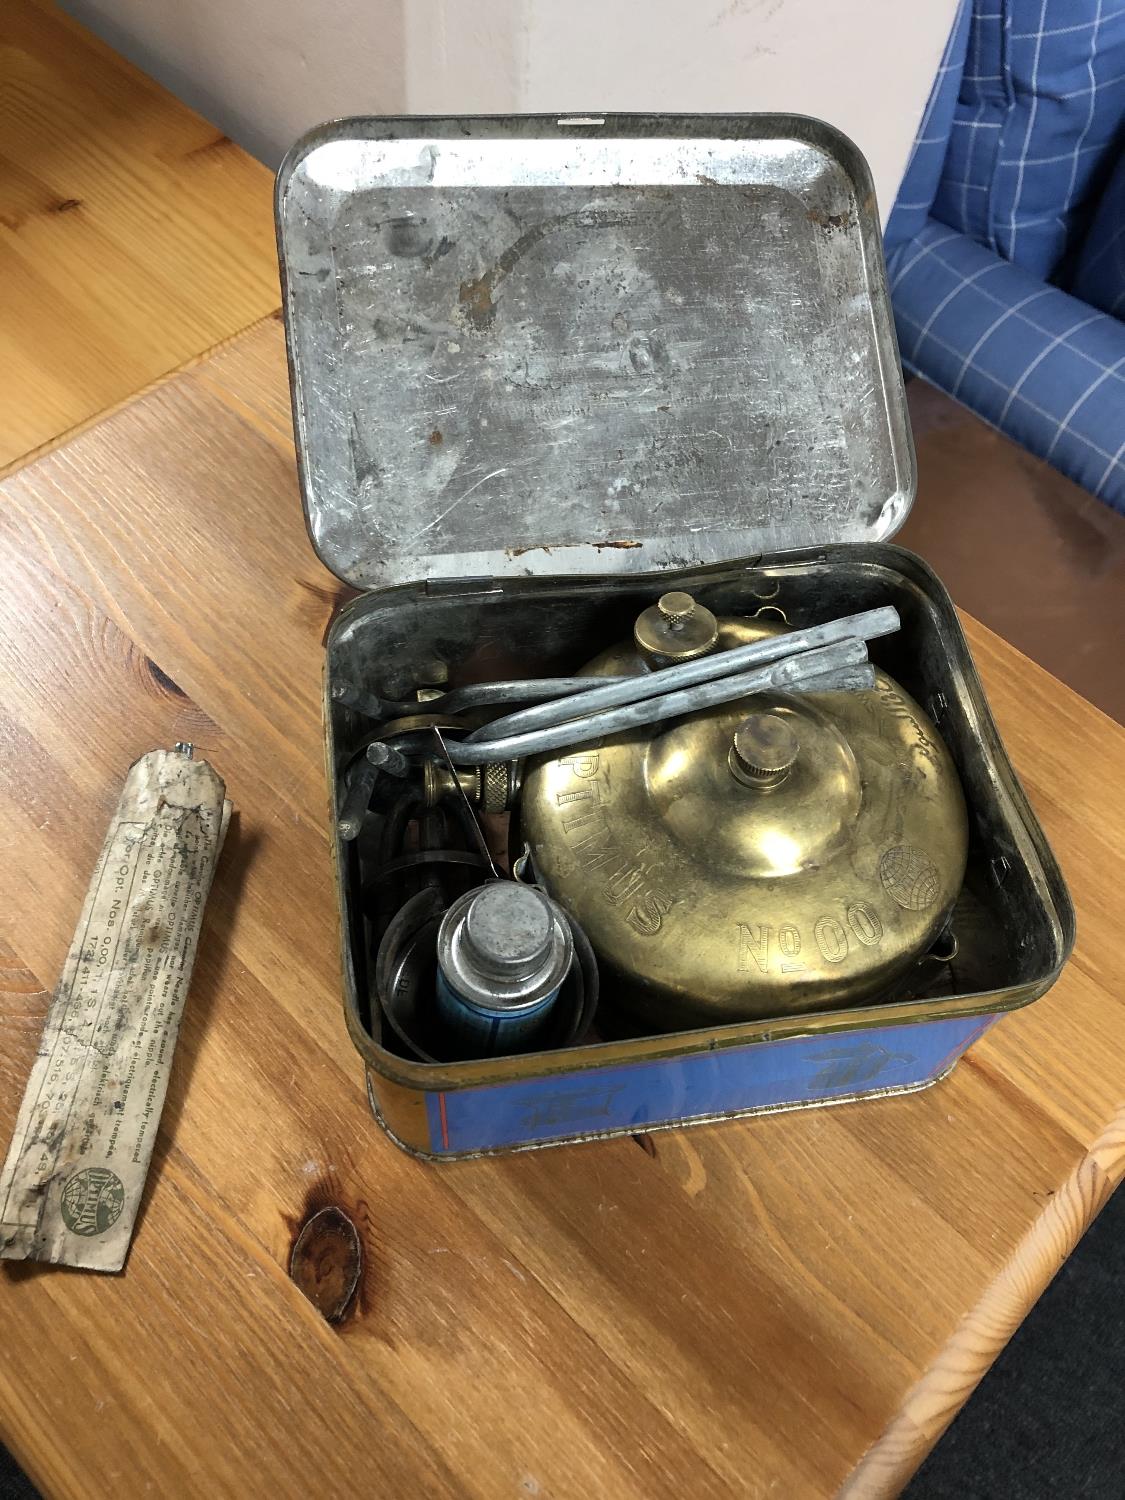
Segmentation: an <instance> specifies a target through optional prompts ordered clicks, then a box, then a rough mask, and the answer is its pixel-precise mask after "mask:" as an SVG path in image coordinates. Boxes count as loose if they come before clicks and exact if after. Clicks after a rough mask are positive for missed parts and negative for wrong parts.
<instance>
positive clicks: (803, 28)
mask: <svg viewBox="0 0 1125 1500" xmlns="http://www.w3.org/2000/svg"><path fill="white" fill-rule="evenodd" d="M63 4H64V7H65V8H66V9H67V10H69V11H70V12H71V13H72V14H74V15H76V16H78V17H79V18H80V19H81V20H83V21H85V22H86V24H87V25H89V26H90V27H91V28H92V29H93V30H95V31H97V32H99V33H100V34H101V35H102V36H103V37H105V38H106V40H107V41H109V42H110V43H111V44H112V45H113V46H115V47H117V48H118V49H119V50H120V51H122V52H124V53H125V54H126V55H127V56H128V57H131V58H132V59H133V60H134V61H135V62H137V63H139V64H140V66H141V67H143V68H144V69H145V70H146V71H147V72H149V73H151V74H153V75H154V76H155V77H156V78H159V79H160V80H161V81H162V82H163V83H165V84H166V85H167V86H168V87H169V88H171V89H172V90H173V91H174V92H175V93H177V94H179V95H180V96H181V97H182V98H184V99H186V100H187V101H188V103H189V104H191V105H193V106H194V107H195V108H196V109H198V110H199V111H200V112H201V113H202V114H204V115H206V116H208V117H209V118H210V119H212V120H214V121H215V123H216V124H217V125H218V126H219V127H220V128H221V129H222V130H224V131H225V132H226V133H227V134H228V135H230V136H232V137H233V138H234V139H235V140H236V141H238V142H239V143H240V144H241V145H243V146H245V147H246V148H247V149H248V150H249V151H252V152H253V153H254V154H255V155H257V156H260V157H262V158H263V159H264V160H265V161H267V162H269V163H270V164H271V165H276V164H277V162H278V161H279V160H280V159H281V156H282V155H283V154H284V152H285V150H286V149H287V148H288V146H289V145H290V144H291V143H292V141H293V140H295V139H296V137H297V136H298V135H300V134H301V133H302V131H304V130H306V129H307V128H308V127H309V126H311V125H315V124H317V123H318V122H319V121H321V120H325V119H329V118H331V117H332V116H333V115H344V114H396V113H403V114H407V113H410V114H425V113H441V114H461V113H479V112H483V111H499V112H509V111H510V112H523V111H534V110H548V111H554V110H559V111H576V110H590V111H595V110H597V111H601V110H616V109H623V110H628V109H636V110H655V111H660V110H701V111H706V110H717V111H722V110H729V111H741V110H756V109H779V110H795V111H797V112H799V113H804V114H812V115H820V116H822V117H823V118H825V119H827V120H829V121H831V122H832V123H833V124H834V125H837V126H839V127H840V128H841V129H843V130H844V131H845V132H847V134H849V135H850V136H852V138H853V139H854V140H855V141H856V142H857V143H858V144H859V146H860V147H861V148H862V150H863V151H864V152H865V153H866V155H867V157H868V160H869V161H870V162H871V166H872V170H873V172H874V174H875V183H876V187H877V189H878V194H879V202H880V206H881V208H882V211H883V214H884V217H885V216H886V213H887V211H888V210H889V208H890V205H891V202H892V200H893V198H894V194H895V191H896V189H897V187H898V183H899V180H900V178H901V176H902V172H903V169H904V168H905V165H906V159H907V156H908V153H909V150H910V143H911V141H912V139H913V136H914V131H915V128H916V126H917V123H918V120H919V118H920V116H921V112H922V108H923V106H924V104H925V102H926V98H927V96H928V94H929V90H930V84H931V82H932V80H933V77H934V73H935V71H936V69H937V64H938V59H939V57H940V55H941V50H942V47H943V45H944V43H945V38H946V35H947V33H948V31H949V27H950V25H951V23H952V19H953V12H954V9H955V7H956V0H848V3H844V0H63Z"/></svg>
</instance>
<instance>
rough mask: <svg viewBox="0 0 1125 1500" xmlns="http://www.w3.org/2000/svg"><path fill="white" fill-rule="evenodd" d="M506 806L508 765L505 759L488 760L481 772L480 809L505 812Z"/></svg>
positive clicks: (488, 811)
mask: <svg viewBox="0 0 1125 1500" xmlns="http://www.w3.org/2000/svg"><path fill="white" fill-rule="evenodd" d="M507 807H508V765H507V762H506V761H490V762H489V764H488V765H486V766H485V767H484V768H483V770H482V774H481V788H480V810H481V812H486V813H499V812H505V811H506V810H507Z"/></svg>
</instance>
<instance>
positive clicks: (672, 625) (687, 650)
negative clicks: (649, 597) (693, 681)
mask: <svg viewBox="0 0 1125 1500" xmlns="http://www.w3.org/2000/svg"><path fill="white" fill-rule="evenodd" d="M633 639H634V641H635V642H636V644H637V649H638V650H639V651H643V652H644V653H645V655H646V656H649V657H653V658H655V659H656V660H657V661H659V662H661V663H670V662H677V661H693V660H694V659H695V657H697V656H706V654H707V652H708V651H711V650H713V649H714V647H715V645H716V643H717V642H718V639H719V622H718V620H716V618H715V616H714V615H713V614H712V613H711V611H710V610H709V609H708V608H707V607H706V605H703V604H700V603H699V602H698V601H697V600H696V599H693V598H692V596H691V595H690V594H685V593H683V592H682V591H680V590H678V589H677V590H673V591H672V592H670V593H667V594H662V595H661V596H660V598H659V599H658V600H657V602H656V603H655V604H650V605H649V607H648V609H646V610H642V612H641V613H640V615H638V617H637V623H636V625H635V626H634V627H633Z"/></svg>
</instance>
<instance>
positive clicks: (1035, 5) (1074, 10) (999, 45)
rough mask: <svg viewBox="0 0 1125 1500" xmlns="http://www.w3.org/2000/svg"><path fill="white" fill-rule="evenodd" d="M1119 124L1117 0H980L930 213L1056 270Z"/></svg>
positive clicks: (1122, 79)
mask: <svg viewBox="0 0 1125 1500" xmlns="http://www.w3.org/2000/svg"><path fill="white" fill-rule="evenodd" d="M1123 120H1125V0H977V3H976V4H975V5H974V6H973V7H972V19H971V24H970V28H969V36H968V46H967V55H966V59H965V68H964V72H963V74H962V76H961V84H960V93H959V98H958V103H957V107H956V110H955V112H954V118H953V122H952V126H951V129H950V133H949V144H948V150H947V153H946V157H945V162H944V166H943V170H942V174H941V182H940V185H939V187H938V190H937V192H936V194H935V196H934V200H933V207H932V209H931V213H932V215H933V217H934V218H935V219H939V220H940V221H941V222H942V223H943V224H948V225H949V226H950V227H951V228H953V229H959V230H960V231H961V232H962V234H967V235H969V236H971V238H972V239H974V240H976V241H977V243H978V244H981V245H987V246H988V247H989V249H991V250H995V251H996V252H997V254H998V255H1002V256H1003V257H1004V259H1005V260H1010V261H1014V262H1015V264H1016V265H1019V266H1024V267H1026V269H1027V270H1029V271H1037V272H1038V273H1039V274H1040V275H1041V276H1051V275H1053V274H1054V273H1055V271H1056V269H1057V268H1058V266H1059V263H1060V261H1061V259H1062V257H1063V255H1064V253H1065V252H1066V250H1067V249H1068V248H1069V247H1070V246H1071V245H1073V243H1074V241H1075V238H1076V237H1077V238H1081V235H1082V233H1083V232H1084V230H1085V228H1086V227H1087V224H1088V222H1089V219H1090V216H1091V209H1092V204H1093V202H1094V201H1096V198H1097V194H1098V191H1099V189H1100V188H1101V186H1102V183H1103V181H1104V177H1105V159H1106V153H1107V150H1109V149H1110V148H1111V147H1112V144H1113V142H1114V139H1115V137H1116V136H1117V135H1118V133H1119V131H1120V129H1121V125H1122V122H1123Z"/></svg>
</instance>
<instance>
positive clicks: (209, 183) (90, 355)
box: [0, 0, 279, 470]
mask: <svg viewBox="0 0 1125 1500" xmlns="http://www.w3.org/2000/svg"><path fill="white" fill-rule="evenodd" d="M278 300H279V292H278V281H277V257H276V252H275V250H274V239H273V209H272V191H271V177H270V173H269V171H268V169H267V168H266V167H264V166H263V165H262V163H261V162H256V161H253V160H252V159H251V158H250V157H249V156H247V155H246V154H245V152H243V151H240V150H239V149H238V148H237V147H236V146H235V145H234V144H233V142H231V141H229V140H228V139H227V138H226V136H224V135H223V134H222V132H221V131H219V130H216V129H215V127H214V126H213V125H211V124H209V123H208V122H207V121H206V120H204V119H201V118H200V116H199V115H197V114H195V113H194V112H193V111H192V110H190V109H188V108H187V107H186V105H184V104H182V103H181V102H180V101H179V100H178V99H176V98H175V97H174V96H173V95H172V94H170V93H168V91H167V90H166V89H163V88H161V87H160V85H159V84H158V83H155V82H154V81H153V80H152V79H151V78H146V77H145V75H144V74H143V73H141V72H140V71H139V70H138V69H137V68H134V67H132V66H131V65H130V64H129V63H127V62H126V61H125V60H124V58H122V57H119V56H118V55H117V54H116V53H115V52H113V51H111V50H110V48H108V47H106V46H105V45H104V44H103V43H102V42H100V41H98V40H97V38H96V37H93V36H91V35H90V33H89V32H88V31H86V30H85V29H84V28H83V27H81V26H79V25H78V24H77V22H75V21H73V20H71V18H70V17H69V16H65V15H63V14H62V12H61V11H59V10H58V9H57V8H56V6H54V5H53V4H51V3H50V0H2V3H0V470H2V469H3V468H4V466H5V465H7V464H11V463H13V462H14V461H16V460H18V459H20V458H22V456H23V455H24V454H26V453H28V452H29V451H30V450H31V449H33V448H37V447H39V446H41V445H43V444H45V443H49V442H52V441H54V440H55V439H56V438H57V437H58V436H59V435H60V434H61V433H64V432H67V431H69V430H70V429H72V428H74V427H77V426H80V425H82V424H83V423H85V422H88V421H90V420H91V419H92V418H94V417H96V416H98V415H99V414H100V413H101V412H103V411H105V410H106V409H107V408H108V407H111V406H114V405H116V404H117V403H118V402H121V401H124V400H126V399H128V398H129V397H131V396H133V395H135V394H136V392H137V391H138V390H139V389H140V388H141V387H142V386H145V385H148V384H149V383H150V382H151V381H153V380H156V379H158V378H159V377H160V376H162V375H167V374H168V373H169V372H171V371H174V370H176V369H178V368H179V367H180V366H181V365H183V364H184V363H185V362H186V361H187V360H189V359H192V358H194V357H196V356H197V355H200V354H202V353H205V352H206V351H207V350H208V349H210V348H211V347H212V346H213V345H215V344H217V343H219V342H220V341H221V340H223V339H226V338H229V337H230V336H231V335H232V334H234V333H239V332H241V331H242V329H244V328H246V327H248V326H249V325H250V324H251V323H255V322H257V321H258V319H259V318H262V317H264V316H265V315H266V314H267V313H269V312H270V311H272V309H273V308H275V307H276V306H277V304H278Z"/></svg>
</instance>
